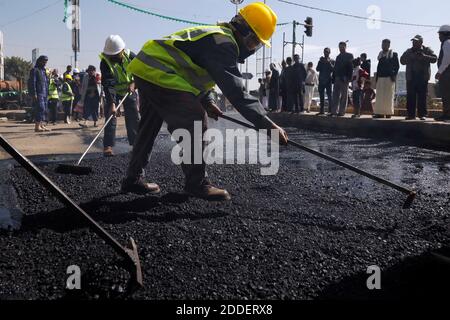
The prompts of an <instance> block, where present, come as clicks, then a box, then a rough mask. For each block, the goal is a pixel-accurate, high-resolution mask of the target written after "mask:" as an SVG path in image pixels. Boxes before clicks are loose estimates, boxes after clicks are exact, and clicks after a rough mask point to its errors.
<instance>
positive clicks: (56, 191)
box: [0, 134, 142, 285]
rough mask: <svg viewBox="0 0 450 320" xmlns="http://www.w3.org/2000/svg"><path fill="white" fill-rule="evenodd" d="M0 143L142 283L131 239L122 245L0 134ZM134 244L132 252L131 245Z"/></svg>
mask: <svg viewBox="0 0 450 320" xmlns="http://www.w3.org/2000/svg"><path fill="white" fill-rule="evenodd" d="M0 145H1V146H2V148H3V149H5V151H6V152H8V153H9V154H10V155H11V156H12V157H13V158H14V159H15V160H16V161H17V162H18V163H19V164H20V165H21V166H22V167H23V168H25V169H26V170H27V171H28V172H29V173H30V174H31V175H32V176H33V177H34V178H36V179H37V180H38V181H39V182H40V183H41V184H42V185H43V186H44V187H45V188H46V189H47V190H49V191H50V192H51V193H52V194H53V195H54V196H55V197H57V198H58V199H59V200H60V201H61V202H62V203H63V204H64V205H66V206H67V207H68V208H69V209H71V210H72V211H73V212H75V213H78V214H80V215H81V216H82V217H83V218H84V220H85V222H87V224H88V225H89V227H90V228H91V229H92V231H94V232H95V233H96V234H97V235H98V236H99V237H100V238H101V239H103V240H104V241H105V242H106V243H107V244H108V245H110V246H111V247H112V248H113V249H114V251H116V253H117V254H118V255H120V256H122V257H123V258H125V259H126V261H127V262H129V263H131V264H133V265H134V266H135V267H136V269H137V270H138V271H137V274H136V275H134V276H136V278H137V282H138V283H139V284H140V285H142V274H140V272H141V271H140V261H139V257H138V256H137V251H136V250H135V244H134V241H133V239H130V246H131V248H125V247H123V246H122V245H121V244H120V243H119V242H118V241H117V240H116V239H114V238H113V237H112V236H111V235H110V234H109V233H108V232H107V231H106V230H105V229H103V228H102V227H101V226H100V225H99V224H98V223H97V222H96V221H95V220H94V219H92V217H91V216H90V215H89V214H87V213H86V212H85V211H84V210H83V209H81V208H80V207H79V206H78V205H77V204H76V203H75V202H74V201H73V200H72V199H70V198H69V197H68V196H67V195H66V194H65V193H64V192H63V191H62V190H61V189H60V188H59V187H58V186H56V185H55V184H54V183H53V182H52V181H51V180H50V179H49V178H48V177H47V176H46V175H45V174H44V173H43V172H42V171H41V170H39V169H38V168H37V167H36V166H35V165H34V164H33V163H32V162H31V161H30V160H29V159H28V158H26V157H24V156H23V155H22V154H21V153H20V152H19V151H17V150H16V149H15V148H14V147H13V146H12V145H11V144H10V143H9V142H8V141H7V140H6V139H5V138H3V136H2V135H1V134H0ZM133 246H134V252H133V250H132V249H133V248H132V247H133Z"/></svg>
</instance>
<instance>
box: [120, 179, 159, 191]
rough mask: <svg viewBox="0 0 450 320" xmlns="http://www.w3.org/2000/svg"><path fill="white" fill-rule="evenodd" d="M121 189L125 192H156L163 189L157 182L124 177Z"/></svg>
mask: <svg viewBox="0 0 450 320" xmlns="http://www.w3.org/2000/svg"><path fill="white" fill-rule="evenodd" d="M121 190H122V192H124V193H128V192H131V193H136V194H156V193H160V192H161V189H160V188H159V186H158V185H157V184H156V183H148V182H145V181H144V180H143V179H142V178H139V179H138V180H135V179H128V178H127V179H124V180H123V181H122V187H121Z"/></svg>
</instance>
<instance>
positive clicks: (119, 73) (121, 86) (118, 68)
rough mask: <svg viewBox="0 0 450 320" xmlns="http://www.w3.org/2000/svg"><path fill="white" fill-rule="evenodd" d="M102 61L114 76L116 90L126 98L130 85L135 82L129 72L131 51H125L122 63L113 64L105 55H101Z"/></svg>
mask: <svg viewBox="0 0 450 320" xmlns="http://www.w3.org/2000/svg"><path fill="white" fill-rule="evenodd" d="M100 60H104V61H105V62H106V64H107V65H108V67H109V70H110V71H111V73H112V74H113V75H114V78H115V80H116V84H115V85H114V89H115V90H116V93H117V94H118V95H119V96H125V95H126V94H127V92H128V88H129V86H130V84H131V83H132V82H133V75H132V74H131V73H130V72H129V71H127V68H128V65H129V64H130V60H131V59H130V51H129V50H125V52H124V55H123V60H122V63H118V62H112V61H110V60H109V59H108V57H106V56H105V55H104V54H103V53H101V54H100Z"/></svg>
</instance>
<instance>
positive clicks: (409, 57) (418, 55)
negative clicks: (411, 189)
mask: <svg viewBox="0 0 450 320" xmlns="http://www.w3.org/2000/svg"><path fill="white" fill-rule="evenodd" d="M411 41H412V43H413V45H412V48H410V49H408V50H406V52H405V53H403V55H402V57H401V58H400V63H401V64H402V65H406V90H407V98H406V99H407V108H408V116H407V117H406V120H414V119H416V109H417V110H418V116H419V118H420V120H426V116H427V94H428V81H429V80H430V78H431V66H430V65H431V64H432V63H436V62H437V60H438V58H437V56H436V55H435V54H434V52H433V50H431V49H430V48H428V47H425V46H424V45H423V38H422V36H420V35H417V36H415V37H414V38H413V39H411Z"/></svg>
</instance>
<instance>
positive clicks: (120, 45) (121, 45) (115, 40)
mask: <svg viewBox="0 0 450 320" xmlns="http://www.w3.org/2000/svg"><path fill="white" fill-rule="evenodd" d="M124 49H125V42H124V41H123V40H122V38H121V37H120V36H118V35H110V36H109V37H108V38H107V39H106V42H105V48H104V49H103V53H104V54H107V55H109V56H114V55H116V54H119V53H120V52H121V51H122V50H124Z"/></svg>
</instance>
